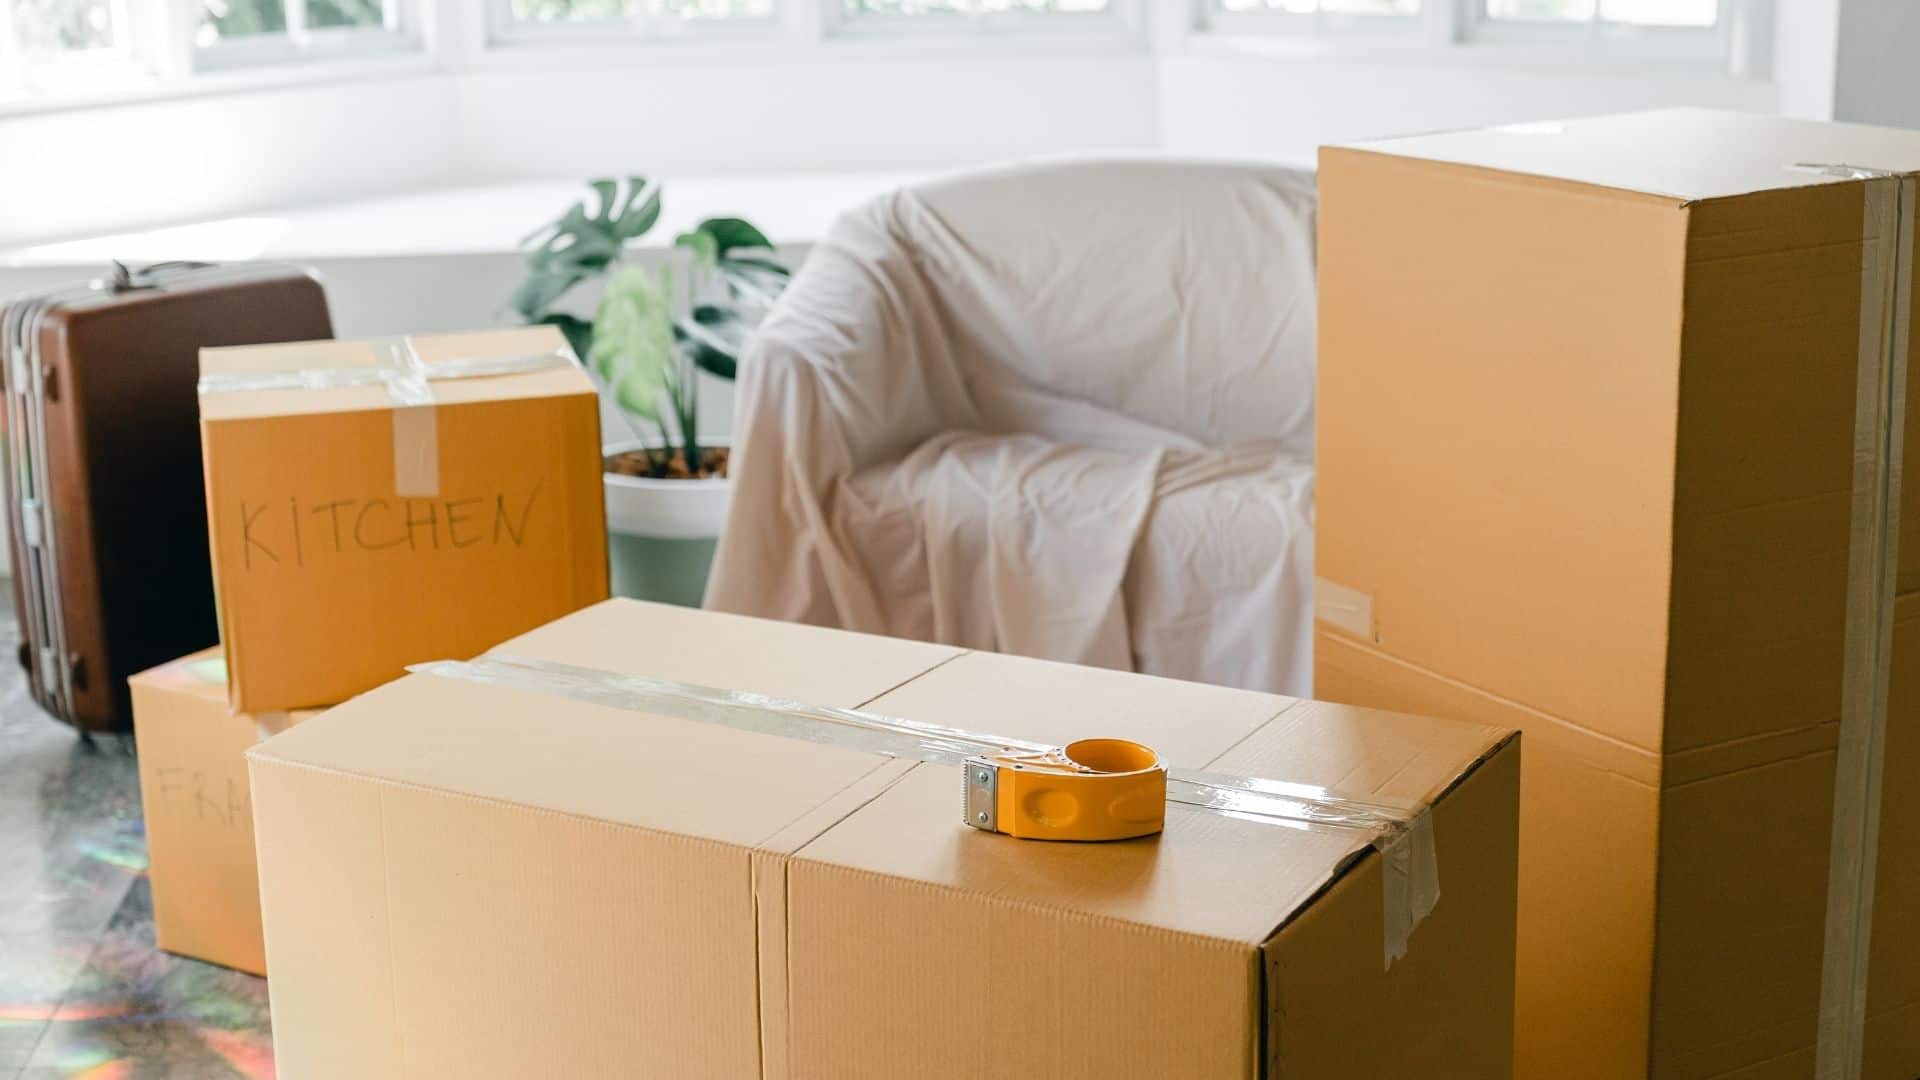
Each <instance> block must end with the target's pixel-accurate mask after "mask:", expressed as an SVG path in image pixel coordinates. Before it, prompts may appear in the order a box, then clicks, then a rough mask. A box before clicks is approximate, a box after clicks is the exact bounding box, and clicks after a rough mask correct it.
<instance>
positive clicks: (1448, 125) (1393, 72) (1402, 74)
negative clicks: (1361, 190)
mask: <svg viewBox="0 0 1920 1080" xmlns="http://www.w3.org/2000/svg"><path fill="white" fill-rule="evenodd" d="M1777 102H1778V97H1777V94H1776V92H1775V88H1774V86H1773V84H1771V83H1769V82H1766V81H1762V80H1756V79H1735V78H1731V77H1728V76H1724V75H1716V74H1702V75H1687V74H1675V73H1672V72H1671V71H1662V70H1658V69H1643V68H1624V69H1606V68H1581V67H1578V66H1575V67H1574V68H1573V69H1571V70H1564V69H1556V68H1552V67H1544V66H1538V65H1535V66H1498V65H1493V64H1468V63H1463V62H1449V61H1440V60H1433V61H1426V62H1422V61H1420V60H1416V59H1384V58H1380V57H1372V58H1354V59H1346V58H1338V57H1335V58H1311V59H1308V58H1287V57H1272V56H1255V55H1239V56H1235V55H1219V54H1213V53H1210V52H1205V51H1201V52H1194V53H1190V54H1188V55H1183V56H1172V57H1168V58H1166V59H1165V60H1163V61H1162V62H1161V65H1160V110H1161V111H1160V130H1161V139H1162V143H1163V145H1164V146H1166V147H1167V148H1168V149H1170V150H1173V151H1176V152H1181V153H1192V154H1221V155H1229V156H1235V157H1260V158H1273V159H1277V160H1281V161H1289V162H1295V163H1300V164H1310V163H1312V161H1313V159H1314V153H1315V150H1316V148H1317V147H1319V146H1320V145H1322V144H1324V143H1337V142H1346V141H1351V140H1355V139H1368V138H1378V137H1382V136H1388V135H1403V134H1410V133H1414V132H1421V131H1440V130H1447V129H1453V128H1462V127H1478V126H1482V125H1485V124H1501V123H1514V122H1518V121H1525V120H1546V119H1556V118H1565V117H1569V116H1581V115H1588V114H1593V113H1604V112H1624V111H1628V110H1632V109H1645V108H1659V107H1662V106H1670V105H1710V106H1718V107H1721V108H1730V109H1745V110H1750V111H1759V112H1771V111H1774V110H1775V109H1776V108H1777Z"/></svg>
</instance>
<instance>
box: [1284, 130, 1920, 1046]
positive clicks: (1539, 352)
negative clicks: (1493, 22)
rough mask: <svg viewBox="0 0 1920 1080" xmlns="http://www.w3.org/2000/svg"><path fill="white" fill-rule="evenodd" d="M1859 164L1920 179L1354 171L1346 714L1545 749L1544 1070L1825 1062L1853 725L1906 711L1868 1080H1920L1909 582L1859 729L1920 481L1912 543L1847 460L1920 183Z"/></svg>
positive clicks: (1390, 148)
mask: <svg viewBox="0 0 1920 1080" xmlns="http://www.w3.org/2000/svg"><path fill="white" fill-rule="evenodd" d="M1862 169H1879V170H1888V171H1891V172H1892V173H1894V174H1899V175H1907V176H1910V175H1911V174H1912V173H1913V172H1914V171H1915V170H1920V133H1913V132H1893V131H1883V130H1876V129H1871V128H1862V127H1848V126H1836V125H1818V124H1810V123H1801V122H1796V121H1788V120H1782V119H1779V118H1770V117H1760V116H1746V115H1740V114H1729V113H1717V112H1709V111H1703V110H1680V111H1672V112H1659V113H1651V114H1639V115H1633V116H1622V117H1609V118H1599V119H1593V120H1584V121H1575V122H1568V123H1565V124H1532V125H1521V126H1518V127H1512V128H1503V129H1495V130H1489V131H1479V132H1461V133H1456V134H1448V135H1434V136H1423V137H1418V138H1411V139H1403V140H1392V141H1387V142H1382V143H1373V144H1366V145H1361V146H1354V147H1344V148H1329V149H1327V150H1324V151H1323V152H1322V156H1321V172H1320V190H1321V200H1322V201H1321V221H1320V230H1321V231H1320V274H1321V281H1320V287H1321V294H1320V295H1321V307H1320V367H1319V372H1320V375H1319V379H1320V381H1319V399H1318V408H1319V414H1318V416H1319V447H1318V454H1317V461H1318V469H1319V475H1318V500H1319V501H1318V512H1317V531H1318V535H1317V540H1316V550H1317V558H1318V574H1319V577H1320V579H1321V580H1320V588H1319V594H1318V596H1317V601H1316V608H1317V612H1318V615H1319V620H1318V623H1317V632H1316V638H1315V644H1316V650H1317V656H1316V672H1317V682H1316V693H1317V694H1318V695H1320V696H1322V697H1327V698H1331V699H1334V700H1339V701H1347V702H1353V703H1357V704H1364V705H1370V706H1376V707H1383V708H1394V709H1406V710H1411V711H1417V712H1422V713H1428V714H1432V715H1438V716H1451V717H1457V718H1463V719H1473V720H1478V721H1480V722H1484V723H1496V724H1503V725H1512V726H1514V727H1518V728H1521V729H1523V730H1524V731H1525V732H1526V736H1527V755H1526V771H1525V775H1524V777H1523V781H1522V816H1521V847H1520V858H1521V873H1520V918H1519V991H1518V992H1519V1015H1518V1021H1517V1026H1518V1030H1519V1040H1518V1050H1517V1053H1518V1068H1517V1071H1518V1073H1519V1074H1520V1075H1521V1076H1523V1077H1556V1078H1557V1077H1563V1076H1584V1077H1629V1076H1655V1077H1727V1078H1731V1077H1739V1078H1741V1080H1760V1078H1766V1077H1782V1078H1786V1077H1795V1078H1798V1077H1807V1076H1810V1075H1812V1073H1813V1068H1814V1061H1815V1055H1816V1044H1817V1042H1818V1041H1819V1038H1820V1034H1819V1032H1820V1026H1821V1021H1820V1015H1819V1013H1820V1008H1821V1003H1822V984H1823V972H1822V964H1823V956H1825V955H1826V953H1827V948H1826V944H1825V936H1826V932H1827V922H1828V906H1829V904H1828V893H1829V870H1830V863H1831V862H1833V860H1834V855H1835V851H1836V849H1835V847H1834V845H1833V844H1832V837H1833V835H1834V832H1835V824H1834V822H1835V814H1836V795H1837V794H1838V795H1840V796H1841V801H1840V805H1841V807H1843V808H1844V807H1846V806H1848V805H1852V806H1855V807H1859V806H1862V805H1864V801H1865V800H1864V799H1863V795H1864V792H1865V789H1864V787H1863V786H1861V785H1856V784H1852V783H1849V784H1846V785H1842V786H1841V787H1840V788H1839V789H1836V781H1835V777H1836V763H1837V761H1838V760H1840V758H1841V757H1842V756H1844V755H1843V754H1842V749H1841V748H1842V747H1843V746H1846V745H1847V742H1846V740H1843V739H1842V729H1843V718H1845V719H1846V723H1847V724H1848V725H1851V728H1852V730H1853V731H1855V732H1856V733H1858V734H1860V735H1861V736H1862V737H1863V738H1864V736H1865V734H1866V733H1867V732H1868V731H1869V730H1870V728H1871V726H1872V725H1873V724H1874V723H1876V722H1880V720H1876V717H1879V718H1882V719H1883V721H1884V724H1885V740H1886V742H1885V757H1884V762H1883V767H1884V774H1883V775H1884V798H1883V800H1882V808H1881V809H1882V820H1881V824H1880V830H1881V831H1880V834H1879V835H1880V842H1879V844H1878V845H1877V851H1878V856H1879V857H1878V870H1877V873H1878V880H1877V884H1876V887H1875V891H1876V893H1877V896H1876V900H1875V908H1874V910H1875V913H1876V917H1875V918H1873V919H1872V921H1871V925H1870V927H1867V928H1866V929H1870V934H1871V936H1870V938H1868V942H1869V946H1870V964H1869V969H1870V973H1871V974H1870V980H1869V985H1868V992H1867V998H1866V1003H1865V1004H1866V1009H1865V1011H1866V1015H1867V1020H1866V1024H1865V1028H1866V1051H1867V1052H1866V1072H1865V1075H1866V1076H1869V1077H1880V1078H1886V1080H1912V1078H1913V1077H1915V1076H1920V1036H1916V1034H1915V1032H1916V1031H1917V1030H1920V929H1917V927H1920V920H1916V918H1915V915H1916V913H1920V859H1916V855H1915V848H1914V845H1913V842H1912V837H1913V836H1914V835H1915V834H1914V833H1913V832H1912V831H1911V830H1912V829H1914V828H1916V827H1920V818H1916V817H1915V814H1916V809H1915V805H1914V803H1915V800H1916V799H1920V748H1916V746H1915V742H1916V740H1920V709H1917V708H1916V706H1915V699H1914V696H1913V695H1914V692H1915V682H1916V681H1920V656H1916V653H1915V652H1914V648H1913V646H1914V642H1913V640H1912V638H1913V636H1914V631H1913V630H1912V625H1913V619H1914V601H1913V598H1912V597H1911V596H1909V597H1907V598H1905V599H1903V600H1901V601H1900V602H1899V607H1898V610H1899V613H1900V614H1899V619H1900V620H1901V621H1900V623H1899V626H1900V629H1897V630H1896V632H1895V650H1894V655H1893V659H1892V662H1891V664H1890V665H1889V666H1888V667H1886V668H1882V669H1881V670H1882V672H1885V671H1887V670H1891V672H1892V677H1893V683H1894V687H1893V693H1892V699H1891V700H1892V705H1891V707H1890V708H1887V709H1885V710H1884V712H1881V711H1879V710H1877V709H1873V708H1866V709H1855V708H1852V707H1851V706H1843V699H1844V698H1845V697H1846V694H1845V693H1843V687H1844V686H1846V685H1849V684H1847V683H1846V681H1845V678H1844V676H1845V675H1846V672H1847V671H1848V664H1849V661H1848V656H1849V652H1850V651H1851V650H1855V649H1857V648H1859V647H1861V646H1862V645H1863V643H1867V642H1870V641H1871V640H1872V633H1871V628H1870V627H1867V626H1865V624H1863V623H1862V622H1861V621H1860V617H1861V615H1862V614H1863V612H1864V611H1865V609H1863V608H1860V607H1859V605H1858V604H1856V605H1854V607H1852V608H1850V604H1849V573H1850V570H1849V567H1850V564H1852V563H1853V562H1855V561H1857V560H1856V553H1855V550H1854V537H1855V534H1856V525H1865V526H1869V527H1870V533H1871V534H1872V535H1878V536H1879V537H1880V539H1882V540H1890V539H1891V538H1892V534H1893V533H1895V532H1896V531H1904V532H1905V533H1906V541H1907V542H1905V543H1903V544H1901V545H1900V548H1899V551H1898V562H1897V564H1896V563H1891V562H1889V563H1888V564H1887V565H1886V567H1885V568H1884V569H1883V570H1882V571H1880V572H1879V574H1878V576H1877V577H1874V576H1872V567H1871V566H1868V567H1866V568H1865V569H1863V570H1862V571H1861V572H1862V573H1867V574H1868V575H1869V576H1868V577H1866V578H1862V579H1861V581H1862V582H1863V583H1864V585H1863V588H1864V590H1865V591H1864V592H1862V593H1861V595H1862V596H1869V597H1871V598H1872V602H1874V603H1881V604H1884V603H1886V602H1887V601H1888V600H1889V599H1890V597H1891V595H1892V593H1893V588H1894V582H1895V579H1896V577H1897V579H1898V580H1899V581H1900V582H1901V583H1902V587H1903V588H1905V589H1908V590H1910V589H1911V588H1912V587H1913V586H1914V585H1915V584H1916V582H1920V530H1916V527H1915V523H1916V521H1920V500H1916V499H1915V497H1914V496H1915V492H1916V491H1920V484H1913V483H1909V484H1907V485H1906V486H1905V491H1904V499H1903V500H1902V501H1903V502H1904V513H1903V515H1900V516H1901V517H1903V519H1904V521H1905V528H1904V530H1898V529H1896V528H1895V526H1896V524H1897V521H1896V520H1894V519H1895V514H1894V509H1895V508H1894V507H1893V506H1891V505H1890V506H1888V508H1887V512H1886V513H1884V514H1879V515H1877V516H1875V515H1874V514H1872V513H1871V512H1870V511H1871V507H1870V506H1868V507H1867V509H1868V510H1869V513H1868V515H1867V516H1865V517H1863V516H1862V515H1861V513H1860V512H1859V511H1858V510H1856V505H1855V497H1856V494H1857V491H1856V479H1857V474H1856V468H1859V467H1864V468H1866V469H1867V471H1868V474H1871V475H1872V476H1875V477H1879V479H1874V480H1872V481H1871V482H1870V483H1868V484H1867V485H1865V486H1861V487H1859V488H1858V492H1867V493H1870V492H1871V491H1873V490H1877V488H1876V485H1877V484H1879V483H1882V482H1884V481H1885V480H1886V477H1885V476H1884V475H1882V474H1881V473H1880V472H1879V471H1878V470H1879V464H1880V463H1881V462H1882V461H1884V462H1885V463H1886V464H1887V465H1888V469H1887V470H1886V471H1887V472H1889V473H1892V472H1896V470H1893V469H1892V467H1891V466H1892V464H1893V463H1894V462H1897V461H1898V460H1899V458H1898V455H1897V454H1896V453H1894V452H1892V448H1889V447H1887V446H1886V445H1885V444H1884V443H1880V444H1877V445H1876V444H1875V443H1873V442H1869V443H1866V444H1863V448H1864V449H1865V450H1867V451H1869V452H1865V453H1863V454H1861V455H1859V456H1858V457H1857V456H1856V454H1855V448H1856V426H1857V425H1856V407H1857V401H1859V400H1860V399H1861V398H1862V385H1863V384H1862V372H1863V371H1866V372H1867V373H1868V375H1869V376H1870V378H1871V379H1879V378H1882V377H1883V376H1884V377H1888V378H1891V377H1892V376H1893V375H1894V374H1896V372H1895V369H1896V367H1897V365H1896V364H1894V363H1893V361H1894V360H1895V359H1897V358H1899V357H1901V356H1902V353H1901V351H1900V350H1902V349H1903V348H1904V347H1905V346H1908V345H1909V344H1920V338H1912V337H1910V336H1907V335H1906V331H1905V329H1904V328H1903V324H1902V320H1903V319H1904V317H1905V316H1904V315H1903V312H1904V311H1905V310H1906V309H1907V308H1908V306H1909V304H1910V297H1909V296H1905V295H1902V290H1904V289H1908V288H1911V286H1912V277H1911V272H1910V264H1909V260H1910V257H1911V255H1910V253H1911V235H1912V234H1911V230H1913V229H1914V228H1915V227H1916V218H1915V216H1914V214H1913V210H1912V202H1911V199H1912V195H1911V192H1912V183H1911V181H1910V180H1908V181H1905V182H1903V181H1900V180H1898V179H1893V180H1889V179H1885V178H1874V177H1869V176H1868V175H1867V174H1866V173H1864V172H1862V171H1860V170H1862ZM1903 187H1904V188H1905V195H1904V196H1902V195H1901V189H1902V188H1903ZM1902 198H1904V199H1905V200H1906V201H1905V202H1904V204H1903V203H1902V202H1901V201H1900V200H1901V199H1902ZM1889 200H1892V201H1889ZM1908 390H1909V395H1908V396H1909V398H1911V397H1912V392H1913V391H1916V390H1920V381H1910V382H1909V383H1908ZM1886 397H1887V401H1888V404H1889V412H1890V413H1892V414H1895V415H1897V413H1898V408H1897V406H1898V404H1899V402H1898V398H1897V395H1895V394H1892V393H1889V394H1887V395H1886ZM1917 446H1920V439H1909V440H1908V441H1907V443H1906V460H1907V462H1908V467H1907V468H1906V470H1905V471H1906V473H1907V476H1908V479H1909V480H1911V479H1912V478H1913V477H1914V476H1920V471H1916V470H1917V469H1920V463H1916V462H1915V458H1914V454H1913V451H1914V449H1915V448H1916V447H1917ZM1850 622H1851V624H1852V625H1850ZM1856 655H1857V656H1858V655H1864V654H1856ZM1864 745H1865V744H1864V743H1855V744H1853V746H1854V747H1862V746H1864ZM1852 753H1853V750H1852V749H1848V750H1847V751H1846V754H1847V755H1850V754H1852ZM1848 760H1854V759H1853V758H1851V757H1849V758H1848ZM1860 760H1865V759H1864V758H1861V759H1860ZM1842 812H1843V813H1845V812H1846V811H1845V810H1844V809H1843V810H1842ZM1869 846H1871V845H1869ZM1855 847H1856V845H1852V844H1849V845H1847V846H1845V847H1843V848H1842V849H1840V851H1841V854H1842V856H1843V857H1844V856H1847V855H1848V853H1849V852H1850V851H1852V850H1853V849H1854V848H1855ZM1843 910H1844V906H1843ZM1844 925H1845V926H1848V927H1853V926H1858V925H1859V924H1858V923H1857V922H1849V923H1846V924H1844ZM1849 932H1850V931H1849ZM1827 981H1828V982H1829V983H1833V982H1834V980H1831V979H1829V980H1827ZM1839 985H1842V987H1843V988H1844V984H1839ZM1843 1026H1844V1025H1843ZM1836 1030H1838V1029H1837V1028H1836ZM1833 1039H1834V1036H1832V1035H1830V1036H1829V1046H1830V1052H1835V1053H1838V1054H1840V1056H1842V1057H1844V1056H1846V1054H1845V1052H1844V1044H1843V1043H1840V1042H1836V1041H1833Z"/></svg>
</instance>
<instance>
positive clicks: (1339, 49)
mask: <svg viewBox="0 0 1920 1080" xmlns="http://www.w3.org/2000/svg"><path fill="white" fill-rule="evenodd" d="M1719 2H1720V10H1719V17H1718V18H1717V19H1716V21H1715V23H1714V25H1713V26H1712V27H1698V28H1696V27H1685V26H1678V27H1675V26H1648V25H1643V24H1636V23H1622V22H1614V21H1609V20H1605V19H1601V18H1599V17H1598V15H1597V12H1596V16H1595V18H1593V19H1587V20H1580V21H1566V22H1560V21H1557V20H1546V19H1538V20H1518V19H1495V18H1492V17H1490V16H1489V15H1488V14H1487V0H1423V2H1422V4H1421V9H1420V11H1419V13H1418V14H1415V15H1407V16H1371V15H1351V14H1339V13H1328V12H1315V13H1314V14H1311V15H1309V14H1296V13H1288V12H1232V11H1226V10H1224V9H1223V7H1222V2H1221V0H1194V8H1195V14H1194V21H1193V25H1194V28H1195V30H1194V37H1195V38H1198V39H1202V40H1204V39H1208V38H1212V39H1216V40H1222V41H1233V40H1236V39H1238V40H1239V41H1241V42H1243V43H1245V44H1246V45H1247V47H1249V48H1251V49H1255V50H1258V51H1266V52H1281V53H1297V54H1303V55H1322V56H1324V55H1338V54H1346V53H1358V54H1363V55H1364V54H1368V53H1371V52H1375V51H1381V50H1391V51H1396V52H1406V53H1411V54H1416V55H1418V56H1419V57H1421V58H1423V59H1428V60H1438V61H1449V60H1451V61H1459V62H1470V63H1476V64H1485V63H1515V64H1523V65H1525V64H1539V65H1559V64H1569V63H1572V64H1580V65H1583V66H1602V67H1604V66H1620V65H1655V66H1661V67H1673V68H1681V69H1685V70H1691V71H1696V72H1701V73H1715V74H1723V75H1730V76H1734V77H1740V78H1765V77H1767V76H1768V75H1770V73H1771V68H1772V41H1773V9H1774V4H1775V0H1719ZM1596 7H1597V0H1596Z"/></svg>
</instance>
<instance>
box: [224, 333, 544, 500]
mask: <svg viewBox="0 0 1920 1080" xmlns="http://www.w3.org/2000/svg"><path fill="white" fill-rule="evenodd" d="M370 344H371V345H372V347H373V350H374V352H375V354H376V355H378V356H380V357H381V358H382V360H381V362H380V363H378V364H375V365H373V366H371V367H368V366H364V365H362V366H358V367H337V368H300V369H297V370H294V371H258V372H253V371H236V372H221V373H216V374H211V375H202V376H200V392H201V393H203V394H218V393H233V392H238V391H246V390H328V389H333V388H337V387H345V386H384V387H386V390H387V395H388V396H389V397H390V398H392V399H393V491H394V494H396V495H399V496H402V497H405V496H416V497H420V498H433V497H435V496H437V495H439V494H440V426H439V418H438V414H437V413H436V411H435V403H434V396H433V384H434V383H435V382H438V381H440V380H443V379H475V378H484V377H487V376H490V375H525V374H529V373H531V372H536V371H548V370H552V369H556V368H564V367H572V366H577V365H578V364H579V360H577V359H576V358H575V357H574V355H573V352H572V351H571V350H569V349H555V350H554V351H552V352H548V353H533V354H528V355H519V356H471V357H460V358H457V359H453V360H442V361H439V362H437V363H432V364H429V363H425V362H424V361H422V360H421V359H420V354H419V353H418V352H416V351H415V350H414V347H413V339H412V338H411V337H407V336H401V337H390V338H375V339H373V340H372V341H371V342H370Z"/></svg>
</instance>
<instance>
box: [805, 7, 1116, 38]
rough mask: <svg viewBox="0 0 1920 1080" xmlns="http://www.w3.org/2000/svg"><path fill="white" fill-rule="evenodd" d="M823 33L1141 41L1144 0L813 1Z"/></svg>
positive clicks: (912, 36)
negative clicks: (856, 8)
mask: <svg viewBox="0 0 1920 1080" xmlns="http://www.w3.org/2000/svg"><path fill="white" fill-rule="evenodd" d="M815 2H816V3H817V5H818V12H819V23H820V33H821V36H823V37H825V38H829V39H838V40H847V41H907V40H920V41H929V40H939V41H982V42H995V43H1001V44H1004V43H1006V42H1009V41H1015V40H1051V41H1072V40H1082V41H1098V40H1107V41H1117V40H1135V39H1143V30H1144V27H1145V22H1146V20H1145V17H1144V15H1145V13H1144V10H1143V8H1142V3H1143V2H1144V0H1107V6H1106V9H1105V10H1103V11H1087V12H1077V11H1055V12H1040V11H1005V12H992V13H988V14H982V15H943V14H933V15H855V14H852V13H850V12H848V11H847V10H846V2H845V0H815Z"/></svg>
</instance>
